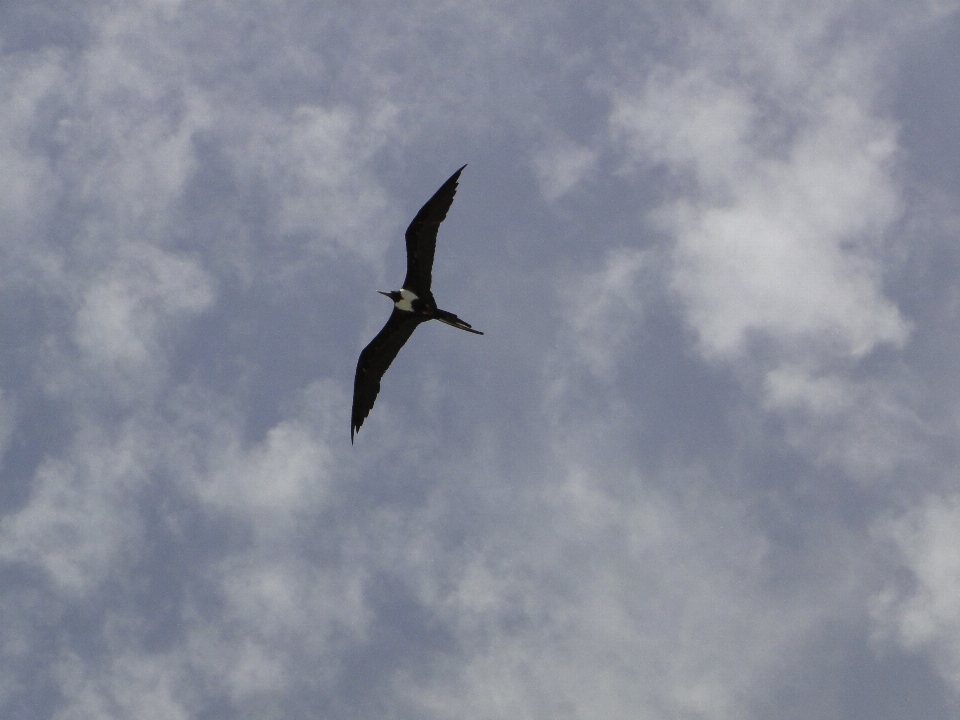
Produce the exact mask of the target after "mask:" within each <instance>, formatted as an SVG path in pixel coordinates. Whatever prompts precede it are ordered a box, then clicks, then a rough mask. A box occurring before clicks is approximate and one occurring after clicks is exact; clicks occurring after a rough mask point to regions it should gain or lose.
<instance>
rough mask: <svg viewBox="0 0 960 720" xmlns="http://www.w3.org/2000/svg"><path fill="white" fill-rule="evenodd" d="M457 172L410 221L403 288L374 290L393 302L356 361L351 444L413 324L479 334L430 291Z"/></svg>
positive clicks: (412, 329)
mask: <svg viewBox="0 0 960 720" xmlns="http://www.w3.org/2000/svg"><path fill="white" fill-rule="evenodd" d="M465 167H466V165H464V166H463V167H462V168H460V169H459V170H457V171H456V172H455V173H454V174H453V175H451V176H450V179H449V180H447V181H446V182H445V183H444V184H443V185H441V186H440V189H439V190H437V192H435V193H434V195H433V197H432V198H430V199H429V200H427V202H426V204H424V206H423V207H422V208H420V212H418V213H417V215H416V217H415V218H413V222H411V223H410V226H409V227H408V228H407V234H406V238H407V276H406V277H405V278H404V280H403V287H401V288H400V289H399V290H394V291H392V292H384V291H383V290H377V292H378V293H380V294H381V295H386V296H387V297H388V298H390V299H391V300H393V313H391V315H390V318H389V319H388V320H387V324H386V325H384V326H383V330H381V331H380V332H379V333H377V336H376V337H375V338H374V339H373V340H371V341H370V344H369V345H367V346H366V347H365V348H364V349H363V352H361V353H360V359H359V360H358V361H357V375H356V377H355V378H354V381H353V413H352V418H351V421H350V443H351V444H353V436H354V433H356V432H357V431H358V430H359V429H360V426H361V425H363V421H364V420H366V418H367V415H369V414H370V409H371V408H372V407H373V403H374V402H376V400H377V394H378V393H379V392H380V380H381V379H382V378H383V374H384V373H385V372H387V368H388V367H390V363H392V362H393V359H394V358H395V357H396V356H397V353H399V352H400V348H402V347H403V344H404V343H405V342H406V341H407V340H409V339H410V336H411V335H412V334H413V331H414V330H416V329H417V325H419V324H420V323H422V322H426V321H427V320H439V321H440V322H442V323H446V324H447V325H452V326H453V327H455V328H460V329H461V330H466V331H467V332H471V333H474V334H476V335H483V333H482V332H480V331H479V330H474V329H473V327H472V326H471V325H470V323H468V322H464V321H463V320H461V319H460V318H458V317H457V316H456V315H454V314H453V313H452V312H447V311H446V310H441V309H439V308H438V307H437V302H436V300H434V299H433V294H432V293H431V292H430V279H431V278H430V275H431V270H432V269H433V252H434V250H436V247H437V230H439V229H440V223H442V222H443V221H444V219H445V218H446V217H447V211H448V210H449V209H450V205H452V204H453V196H454V195H456V193H457V181H458V180H459V179H460V173H461V172H463V168H465Z"/></svg>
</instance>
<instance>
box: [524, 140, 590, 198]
mask: <svg viewBox="0 0 960 720" xmlns="http://www.w3.org/2000/svg"><path fill="white" fill-rule="evenodd" d="M533 168H534V172H535V173H536V175H537V180H538V181H539V182H540V192H541V193H543V196H544V197H545V198H546V199H547V200H550V201H555V200H558V199H559V198H561V197H563V196H564V195H566V194H567V193H568V192H570V191H571V190H573V189H574V188H575V187H576V186H577V185H579V184H580V183H581V182H583V181H584V180H585V179H587V178H589V177H590V176H591V175H593V174H594V173H596V170H597V153H596V151H594V150H591V149H590V148H587V147H583V146H582V145H578V144H576V143H574V142H572V141H570V140H569V139H566V138H562V139H558V140H557V142H555V143H553V144H552V145H551V146H550V147H548V148H546V149H544V150H541V151H540V152H538V153H536V154H535V155H534V157H533Z"/></svg>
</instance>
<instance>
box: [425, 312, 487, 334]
mask: <svg viewBox="0 0 960 720" xmlns="http://www.w3.org/2000/svg"><path fill="white" fill-rule="evenodd" d="M433 317H435V318H436V319H437V320H439V321H440V322H442V323H446V324H447V325H452V326H453V327H455V328H460V329H461V330H466V331H467V332H470V333H473V334H474V335H483V333H482V332H480V331H479V330H474V329H473V326H472V325H471V324H470V323H468V322H465V321H463V320H461V319H460V318H458V317H457V316H456V315H454V314H453V313H452V312H447V311H446V310H436V311H435V312H434V315H433Z"/></svg>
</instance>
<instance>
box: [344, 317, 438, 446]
mask: <svg viewBox="0 0 960 720" xmlns="http://www.w3.org/2000/svg"><path fill="white" fill-rule="evenodd" d="M424 320H425V318H423V317H419V316H417V315H415V314H414V313H411V312H405V311H403V310H397V309H396V308H394V310H393V314H392V315H390V319H389V320H387V324H386V325H384V326H383V330H381V331H380V332H379V333H377V336H376V337H375V338H374V339H373V340H371V341H370V344H369V345H367V346H366V347H365V348H364V349H363V352H361V353H360V359H359V360H358V361H357V375H356V377H355V378H354V380H353V412H352V417H351V421H350V442H351V443H352V442H353V435H354V433H355V432H356V431H357V430H359V429H360V426H361V425H363V421H364V420H366V419H367V415H369V414H370V410H371V408H372V407H373V404H374V403H375V402H376V401H377V395H378V394H379V392H380V380H381V378H383V375H384V373H385V372H387V368H388V367H390V363H392V362H393V359H394V358H395V357H397V353H399V352H400V348H402V347H403V344H404V343H405V342H406V341H407V340H409V339H410V336H411V335H412V334H413V331H414V330H416V329H417V325H419V324H420V323H422V322H423V321H424Z"/></svg>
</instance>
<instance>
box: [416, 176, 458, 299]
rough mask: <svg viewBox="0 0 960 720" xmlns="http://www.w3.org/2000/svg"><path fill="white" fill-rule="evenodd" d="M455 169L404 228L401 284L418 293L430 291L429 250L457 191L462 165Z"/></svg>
mask: <svg viewBox="0 0 960 720" xmlns="http://www.w3.org/2000/svg"><path fill="white" fill-rule="evenodd" d="M465 167H466V165H464V166H463V167H462V168H460V169H459V170H457V171H456V172H455V173H454V174H453V175H451V176H450V178H449V179H448V180H447V181H446V182H445V183H444V184H443V185H441V186H440V189H439V190H437V191H436V192H435V193H434V194H433V197H432V198H430V199H429V200H427V202H426V203H425V204H424V206H423V207H422V208H420V212H418V213H417V216H416V217H415V218H414V219H413V222H411V223H410V226H409V227H408V228H407V236H406V237H407V277H406V278H405V279H404V281H403V287H405V288H407V289H408V290H413V292H415V293H416V294H417V295H418V296H420V297H427V296H428V295H429V293H430V283H431V275H432V270H433V253H434V250H436V248H437V231H438V230H439V229H440V223H442V222H443V221H444V219H445V218H446V217H447V211H448V210H450V206H451V205H452V204H453V196H454V195H456V194H457V181H458V180H459V179H460V173H461V172H463V168H465Z"/></svg>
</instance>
